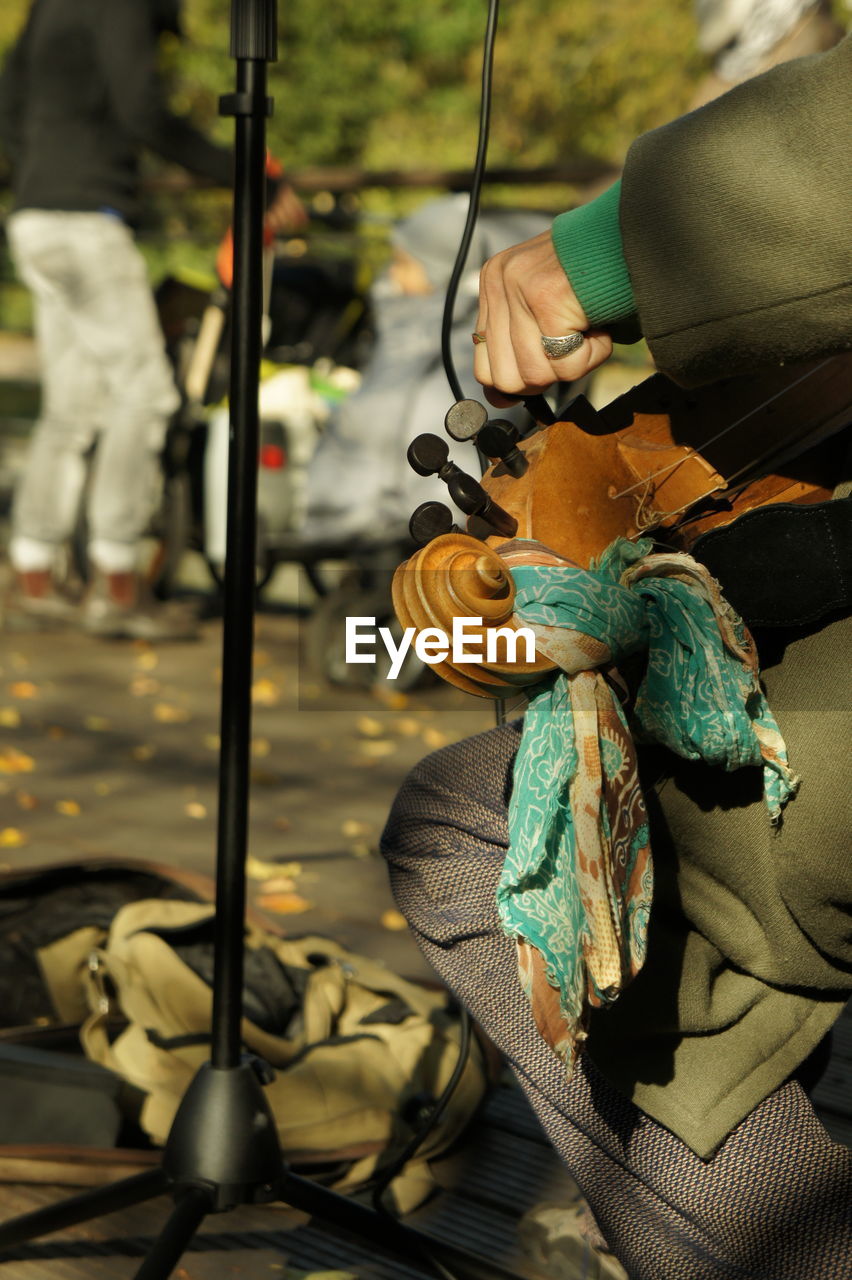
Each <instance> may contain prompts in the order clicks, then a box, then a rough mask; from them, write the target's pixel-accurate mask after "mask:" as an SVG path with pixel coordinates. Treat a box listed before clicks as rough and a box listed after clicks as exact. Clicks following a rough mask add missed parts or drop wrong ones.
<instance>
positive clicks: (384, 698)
mask: <svg viewBox="0 0 852 1280" xmlns="http://www.w3.org/2000/svg"><path fill="white" fill-rule="evenodd" d="M372 692H373V697H374V698H375V699H376V700H377V701H378V702H382V703H384V705H385V706H386V707H390V709H391V711H404V710H405V708H406V707H407V706H408V704H409V702H410V699H409V697H408V694H407V693H400V692H399V690H398V689H385V688H383V687H382V686H380V685H379V686H376V687H375V688H374V689H373V691H372Z"/></svg>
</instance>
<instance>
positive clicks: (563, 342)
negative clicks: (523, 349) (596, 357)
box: [541, 330, 586, 360]
mask: <svg viewBox="0 0 852 1280" xmlns="http://www.w3.org/2000/svg"><path fill="white" fill-rule="evenodd" d="M585 341H586V335H585V334H584V333H579V332H577V331H576V330H575V331H574V332H573V333H562V334H560V335H559V336H558V337H555V338H549V337H548V336H547V334H545V333H543V334H542V335H541V345H542V347H543V348H544V354H545V355H546V356H547V358H548V360H561V359H562V357H563V356H570V354H571V352H572V351H579V349H580V347H582V345H583V343H584V342H585Z"/></svg>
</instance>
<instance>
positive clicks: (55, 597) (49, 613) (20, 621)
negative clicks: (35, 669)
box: [3, 569, 80, 631]
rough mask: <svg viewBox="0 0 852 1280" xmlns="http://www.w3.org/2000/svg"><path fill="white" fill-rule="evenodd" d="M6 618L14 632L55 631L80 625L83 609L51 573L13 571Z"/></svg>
mask: <svg viewBox="0 0 852 1280" xmlns="http://www.w3.org/2000/svg"><path fill="white" fill-rule="evenodd" d="M3 614H4V617H3V620H4V623H5V625H6V626H7V627H9V628H10V629H11V630H36V631H52V630H54V629H56V628H58V627H64V626H69V625H75V624H77V623H78V622H79V620H80V606H79V602H78V601H77V600H75V599H74V598H73V597H72V596H70V595H67V594H66V593H65V592H63V591H62V590H60V588H59V587H58V586H57V585H56V582H55V580H54V577H53V574H52V573H51V572H50V570H49V569H32V570H29V571H27V572H26V573H24V572H21V571H19V570H14V571H13V574H12V581H11V583H10V585H9V590H8V592H7V594H6V599H5V603H4V610H3Z"/></svg>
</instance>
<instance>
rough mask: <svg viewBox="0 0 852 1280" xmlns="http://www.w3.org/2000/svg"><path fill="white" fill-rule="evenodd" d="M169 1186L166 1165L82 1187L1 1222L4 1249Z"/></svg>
mask: <svg viewBox="0 0 852 1280" xmlns="http://www.w3.org/2000/svg"><path fill="white" fill-rule="evenodd" d="M168 1186H169V1179H168V1178H167V1176H166V1174H165V1173H164V1172H163V1170H162V1169H146V1171H145V1172H144V1173H137V1174H135V1175H134V1176H133V1177H132V1178H125V1179H123V1180H122V1181H121V1182H116V1183H115V1184H114V1185H113V1186H111V1187H97V1188H96V1189H95V1190H94V1191H82V1192H81V1193H80V1194H79V1195H76V1196H69V1197H68V1199H67V1200H63V1201H61V1203H60V1204H49V1205H45V1207H44V1208H43V1209H34V1210H33V1212H32V1213H24V1214H22V1215H21V1216H20V1217H19V1218H12V1219H11V1220H10V1221H9V1222H4V1223H3V1224H2V1226H0V1249H11V1248H13V1246H15V1245H18V1244H23V1243H24V1241H26V1240H34V1239H35V1238H36V1237H37V1236H45V1235H48V1233H49V1232H51V1231H62V1230H63V1229H64V1228H65V1227H73V1226H76V1224H77V1223H78V1222H88V1221H90V1219H92V1218H99V1217H100V1216H101V1214H104V1213H113V1212H114V1211H115V1210H116V1209H127V1208H129V1207H130V1206H131V1205H133V1204H142V1202H143V1201H145V1200H153V1199H154V1197H155V1196H158V1195H161V1194H162V1193H163V1192H164V1191H165V1190H166V1189H167V1188H168Z"/></svg>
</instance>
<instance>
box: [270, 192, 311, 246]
mask: <svg viewBox="0 0 852 1280" xmlns="http://www.w3.org/2000/svg"><path fill="white" fill-rule="evenodd" d="M307 225H308V212H307V210H306V208H305V206H304V205H303V204H302V201H301V200H300V199H299V197H298V196H297V195H296V193H295V191H294V190H293V188H292V187H291V186H290V184H289V183H288V182H281V183H279V186H278V190H277V191H276V192H275V195H274V197H273V199H272V202H271V204H269V206H268V207H267V210H266V226H267V229H268V230H269V231H271V232H273V233H274V234H275V235H293V234H294V233H295V232H297V231H303V230H304V229H305V227H306V226H307Z"/></svg>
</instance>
